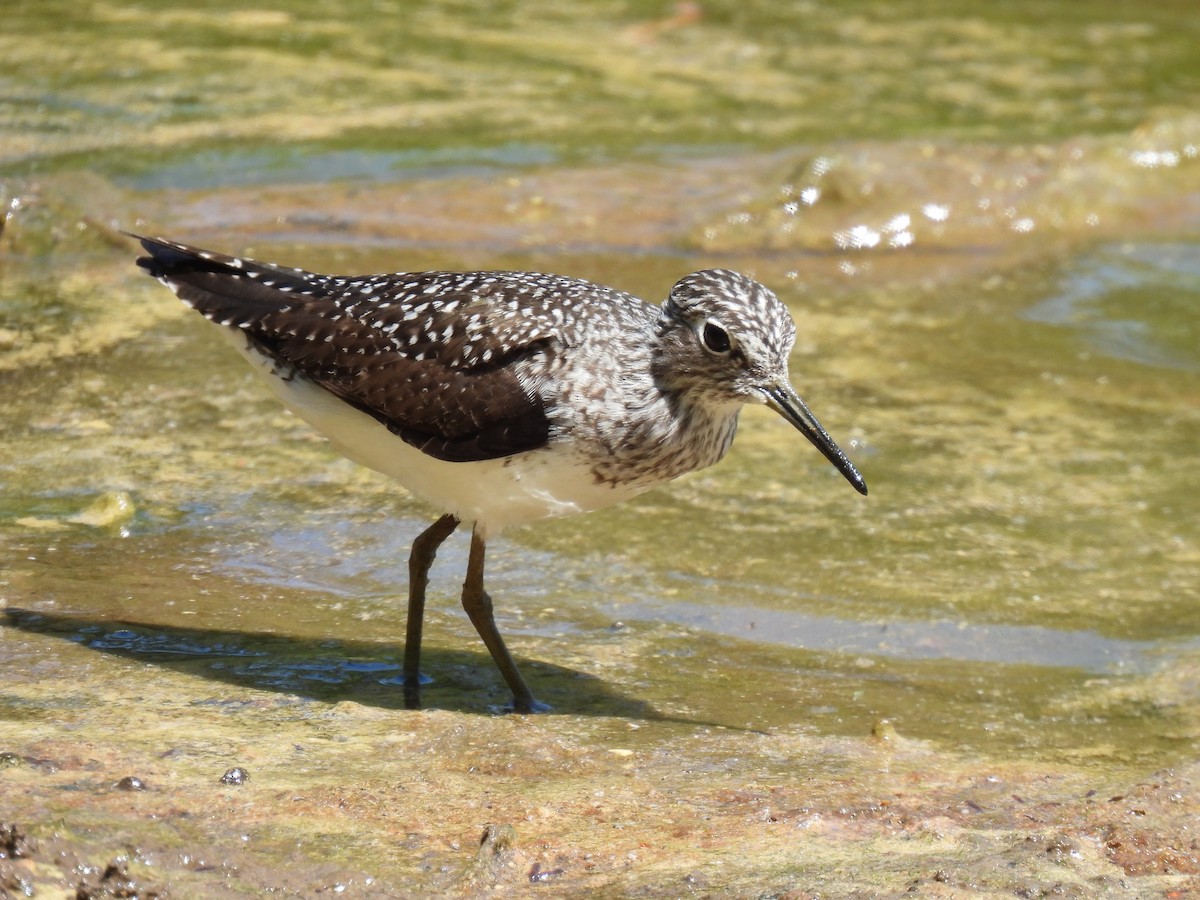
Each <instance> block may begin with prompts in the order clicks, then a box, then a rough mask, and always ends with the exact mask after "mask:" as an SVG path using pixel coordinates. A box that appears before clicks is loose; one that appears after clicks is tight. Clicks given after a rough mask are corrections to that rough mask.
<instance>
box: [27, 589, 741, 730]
mask: <svg viewBox="0 0 1200 900" xmlns="http://www.w3.org/2000/svg"><path fill="white" fill-rule="evenodd" d="M3 613H4V622H3V624H5V625H7V626H8V627H11V628H15V629H17V630H19V631H23V632H28V633H32V634H42V635H48V636H51V637H56V638H61V639H62V640H65V641H70V642H72V643H75V644H79V645H82V646H84V647H87V648H88V649H90V650H95V651H98V652H101V653H105V654H108V655H111V656H116V657H120V658H123V659H134V660H137V661H138V662H143V663H151V664H153V665H157V666H163V667H166V668H169V669H172V670H174V671H178V672H183V673H186V674H188V675H191V676H195V677H198V678H203V679H206V680H209V681H218V682H223V683H225V684H229V685H233V686H235V687H239V688H246V689H254V690H262V691H273V692H276V693H281V694H287V695H292V696H298V697H301V698H304V699H309V700H317V701H322V702H326V703H336V702H339V701H343V700H350V701H354V702H356V703H361V704H363V705H367V706H374V707H379V708H384V709H397V710H407V709H408V708H409V707H408V705H407V704H406V702H405V694H404V688H403V683H402V682H403V676H402V672H401V668H402V667H401V662H400V661H401V658H402V656H403V650H402V648H400V647H397V646H394V645H392V644H390V643H382V642H378V641H360V640H343V639H336V640H331V639H325V638H301V637H293V636H290V635H284V634H278V633H271V632H256V631H237V630H228V629H215V628H190V627H185V626H179V625H163V624H161V623H154V624H149V623H143V622H137V621H133V620H130V619H111V618H107V617H90V616H86V615H76V614H66V613H49V612H37V611H33V610H27V609H21V608H18V607H10V608H7V609H5V610H4V611H3ZM421 663H422V665H421V669H422V674H423V675H426V676H429V677H430V678H431V682H430V683H429V684H426V685H424V686H423V687H422V690H421V704H420V705H421V708H422V709H442V710H450V711H455V712H462V713H474V714H483V715H491V714H495V713H497V712H500V711H503V708H504V704H505V703H507V702H508V701H509V695H508V694H507V692H506V691H505V690H504V688H503V685H502V682H500V681H499V677H498V675H495V670H494V667H493V664H492V661H491V657H489V656H487V655H486V654H484V653H482V652H470V651H464V650H453V649H445V648H439V647H426V648H424V649H423V651H422V654H421ZM521 670H522V672H523V673H524V674H525V675H526V678H527V680H528V681H529V683H530V686H531V688H532V689H533V691H534V694H535V695H536V696H537V697H538V698H539V699H541V700H543V701H545V702H548V703H549V705H550V707H551V709H550V712H551V713H554V712H560V713H565V714H570V715H584V716H613V717H622V718H629V719H640V720H646V721H656V722H664V723H676V724H686V725H693V726H704V727H714V728H725V729H732V730H738V731H740V730H745V729H742V728H738V727H737V726H730V725H726V724H723V723H719V722H710V721H702V720H698V719H692V718H688V717H679V716H672V715H667V714H664V713H661V712H659V711H658V710H656V709H655V708H654V707H653V706H651V705H650V704H648V703H646V702H645V701H643V700H638V699H635V698H632V697H628V696H626V695H624V694H622V693H620V692H619V691H616V690H614V689H613V688H612V687H610V686H608V685H606V684H604V683H603V682H601V681H600V680H599V679H597V678H596V677H595V676H592V675H589V674H587V673H584V672H579V671H577V670H575V669H568V668H565V667H562V666H556V665H553V664H550V663H545V662H540V661H535V660H526V661H522V662H521ZM493 676H495V677H494V679H493Z"/></svg>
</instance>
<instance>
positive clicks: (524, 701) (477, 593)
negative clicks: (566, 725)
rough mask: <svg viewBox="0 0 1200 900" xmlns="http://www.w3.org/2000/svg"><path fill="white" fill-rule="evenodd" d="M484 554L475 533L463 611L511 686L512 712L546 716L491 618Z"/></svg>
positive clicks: (490, 602)
mask: <svg viewBox="0 0 1200 900" xmlns="http://www.w3.org/2000/svg"><path fill="white" fill-rule="evenodd" d="M485 550H486V546H485V543H484V540H483V536H482V535H480V533H479V530H478V529H476V530H475V531H473V532H471V555H470V557H469V558H468V560H467V580H466V581H465V582H463V594H462V605H463V609H465V610H466V611H467V616H468V618H470V620H471V624H472V625H474V626H475V630H476V631H478V632H479V636H480V637H481V638H483V643H484V645H486V646H487V648H488V652H489V653H491V654H492V660H493V661H494V662H495V663H496V668H498V669H499V670H500V674H501V675H503V676H504V680H505V681H506V682H508V687H509V689H510V690H511V691H512V693H513V705H512V708H513V712H519V713H534V712H546V711H547V710H549V709H550V707H549V706H547V705H546V704H545V703H539V702H538V701H537V700H535V699H533V692H532V691H530V690H529V686H528V685H527V684H525V679H523V678H522V677H521V673H520V672H518V671H517V664H516V663H515V662H513V658H512V656H511V655H510V654H509V652H508V648H507V647H505V646H504V638H502V637H500V632H499V630H497V628H496V620H495V618H494V617H493V616H492V598H491V597H489V596H488V594H487V591H485V590H484V589H483V557H484V553H485Z"/></svg>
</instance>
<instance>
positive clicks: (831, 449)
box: [763, 384, 867, 494]
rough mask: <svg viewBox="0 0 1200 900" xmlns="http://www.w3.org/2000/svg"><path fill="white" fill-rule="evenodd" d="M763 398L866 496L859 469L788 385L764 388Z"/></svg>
mask: <svg viewBox="0 0 1200 900" xmlns="http://www.w3.org/2000/svg"><path fill="white" fill-rule="evenodd" d="M763 394H764V395H765V396H766V398H767V406H769V407H771V409H773V410H775V412H777V413H779V414H780V415H781V416H783V417H784V418H785V419H787V420H788V421H789V422H791V423H792V424H793V425H795V426H796V428H798V429H799V430H800V433H801V434H803V435H804V436H805V437H806V438H808V439H809V440H810V441H812V442H813V445H814V446H815V447H816V448H817V449H818V450H820V451H821V452H822V453H823V454H825V458H826V459H827V460H829V461H830V462H831V463H833V464H834V466H836V467H837V470H838V471H839V472H841V473H842V475H844V476H845V477H846V480H847V481H849V482H850V483H851V484H852V485H854V489H855V490H856V491H858V492H859V493H860V494H866V492H867V483H866V482H865V481H863V477H862V475H860V474H858V469H856V468H854V463H852V462H850V460H849V459H847V458H846V454H845V453H843V452H842V449H841V447H839V446H838V445H837V444H835V443H834V442H833V438H831V437H830V436H829V432H828V431H826V430H825V429H824V428H822V427H821V423H820V422H818V421H817V417H816V416H814V415H813V414H812V412H810V411H809V408H808V407H807V406H805V405H804V401H803V400H801V399H800V395H799V394H797V393H796V392H795V390H793V389H792V386H791V385H788V384H782V385H774V386H772V387H769V388H764V389H763Z"/></svg>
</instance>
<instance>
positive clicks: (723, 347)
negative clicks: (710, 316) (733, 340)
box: [703, 322, 731, 353]
mask: <svg viewBox="0 0 1200 900" xmlns="http://www.w3.org/2000/svg"><path fill="white" fill-rule="evenodd" d="M703 340H704V346H705V347H707V348H708V349H709V350H711V351H712V352H713V353H728V352H729V348H730V346H731V345H730V343H729V335H728V334H727V333H726V331H725V329H724V328H722V327H721V326H720V325H717V324H716V323H715V322H705V323H704V334H703Z"/></svg>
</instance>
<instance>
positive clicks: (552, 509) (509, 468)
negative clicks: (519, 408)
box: [221, 328, 653, 536]
mask: <svg viewBox="0 0 1200 900" xmlns="http://www.w3.org/2000/svg"><path fill="white" fill-rule="evenodd" d="M221 330H222V332H224V333H226V335H227V336H229V337H230V338H231V339H232V340H233V343H234V345H235V346H236V347H237V349H238V350H239V351H240V352H241V354H242V355H243V356H244V357H245V358H246V359H247V360H249V361H250V363H251V365H253V366H254V368H255V370H256V371H258V372H259V373H260V374H262V375H263V376H264V378H265V379H266V381H267V383H268V384H269V385H270V387H271V389H272V391H273V392H274V393H275V395H276V396H277V397H278V398H279V399H280V401H281V402H282V403H283V404H284V405H285V406H286V407H287V408H288V409H290V410H291V411H292V412H293V413H295V414H296V415H297V416H299V417H300V418H301V419H303V420H304V421H306V422H307V423H308V424H310V425H312V426H313V427H314V428H315V429H317V431H319V432H320V433H321V434H322V435H324V436H325V437H326V438H328V439H329V440H330V441H331V442H332V443H333V444H334V445H335V446H336V447H337V448H338V450H339V451H341V453H342V454H344V455H345V456H347V457H348V458H349V459H351V460H353V461H354V462H356V463H359V464H360V465H364V466H366V467H367V468H370V469H374V470H375V471H377V472H381V473H383V474H384V475H387V476H389V477H391V478H394V479H395V480H396V481H398V482H400V484H402V485H404V487H406V488H407V489H408V490H409V491H410V492H412V493H413V494H415V495H416V496H418V497H420V498H421V499H422V500H424V501H426V502H427V503H429V504H431V505H433V506H435V507H437V508H438V509H441V510H444V511H446V512H450V513H453V514H454V515H455V516H457V517H458V518H459V519H460V520H461V521H463V522H472V523H475V525H476V526H477V527H478V528H479V529H480V530H481V531H482V532H483V533H484V535H485V536H486V535H489V534H496V533H498V532H499V531H501V530H503V529H504V528H507V527H509V526H511V525H521V524H524V523H526V522H533V521H537V520H539V519H546V518H553V517H557V516H569V515H575V514H577V513H582V512H589V511H591V510H594V509H601V508H603V507H605V506H611V505H613V504H616V503H620V502H622V501H624V500H627V499H629V498H630V497H634V496H636V495H637V494H640V493H642V492H643V491H645V490H647V489H648V488H650V487H653V484H652V483H635V484H620V483H618V484H613V483H612V482H610V481H605V480H603V479H600V478H598V477H596V475H595V474H594V472H593V470H592V466H591V465H589V464H588V463H587V462H586V460H585V459H584V458H583V457H582V456H581V455H579V454H576V453H574V452H572V451H571V450H570V449H568V448H564V447H561V446H560V447H557V448H556V447H554V446H553V445H551V446H550V447H545V448H541V449H538V450H531V451H528V452H525V453H519V454H516V455H514V456H510V457H504V458H500V459H489V460H480V461H475V462H447V461H446V460H441V459H437V458H435V457H432V456H429V455H427V454H425V453H422V452H421V451H420V450H418V449H417V448H416V447H414V446H412V445H411V444H408V443H406V442H405V441H404V440H403V439H402V438H400V437H399V436H398V435H396V434H393V433H392V432H391V431H389V430H388V429H387V427H386V426H384V425H382V424H381V423H380V422H378V421H377V420H376V419H374V418H372V417H371V416H369V415H367V414H366V413H364V412H361V411H359V410H357V409H355V408H354V407H352V406H350V405H349V404H347V403H345V402H343V401H342V400H340V399H339V398H338V397H336V396H334V395H333V394H332V393H330V392H329V391H327V390H325V388H323V387H321V386H320V385H318V384H316V383H315V382H313V381H311V380H310V379H308V378H307V377H305V376H304V375H302V374H299V373H297V372H295V371H294V370H290V369H288V368H286V367H283V368H281V364H280V363H278V362H277V361H275V360H274V359H272V358H271V357H269V356H267V355H266V354H265V353H262V352H261V351H260V350H258V349H257V348H256V347H255V346H254V345H253V344H251V343H250V342H249V341H248V340H247V339H246V336H245V335H244V334H243V333H241V332H240V331H233V330H231V329H224V328H223V329H221Z"/></svg>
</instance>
